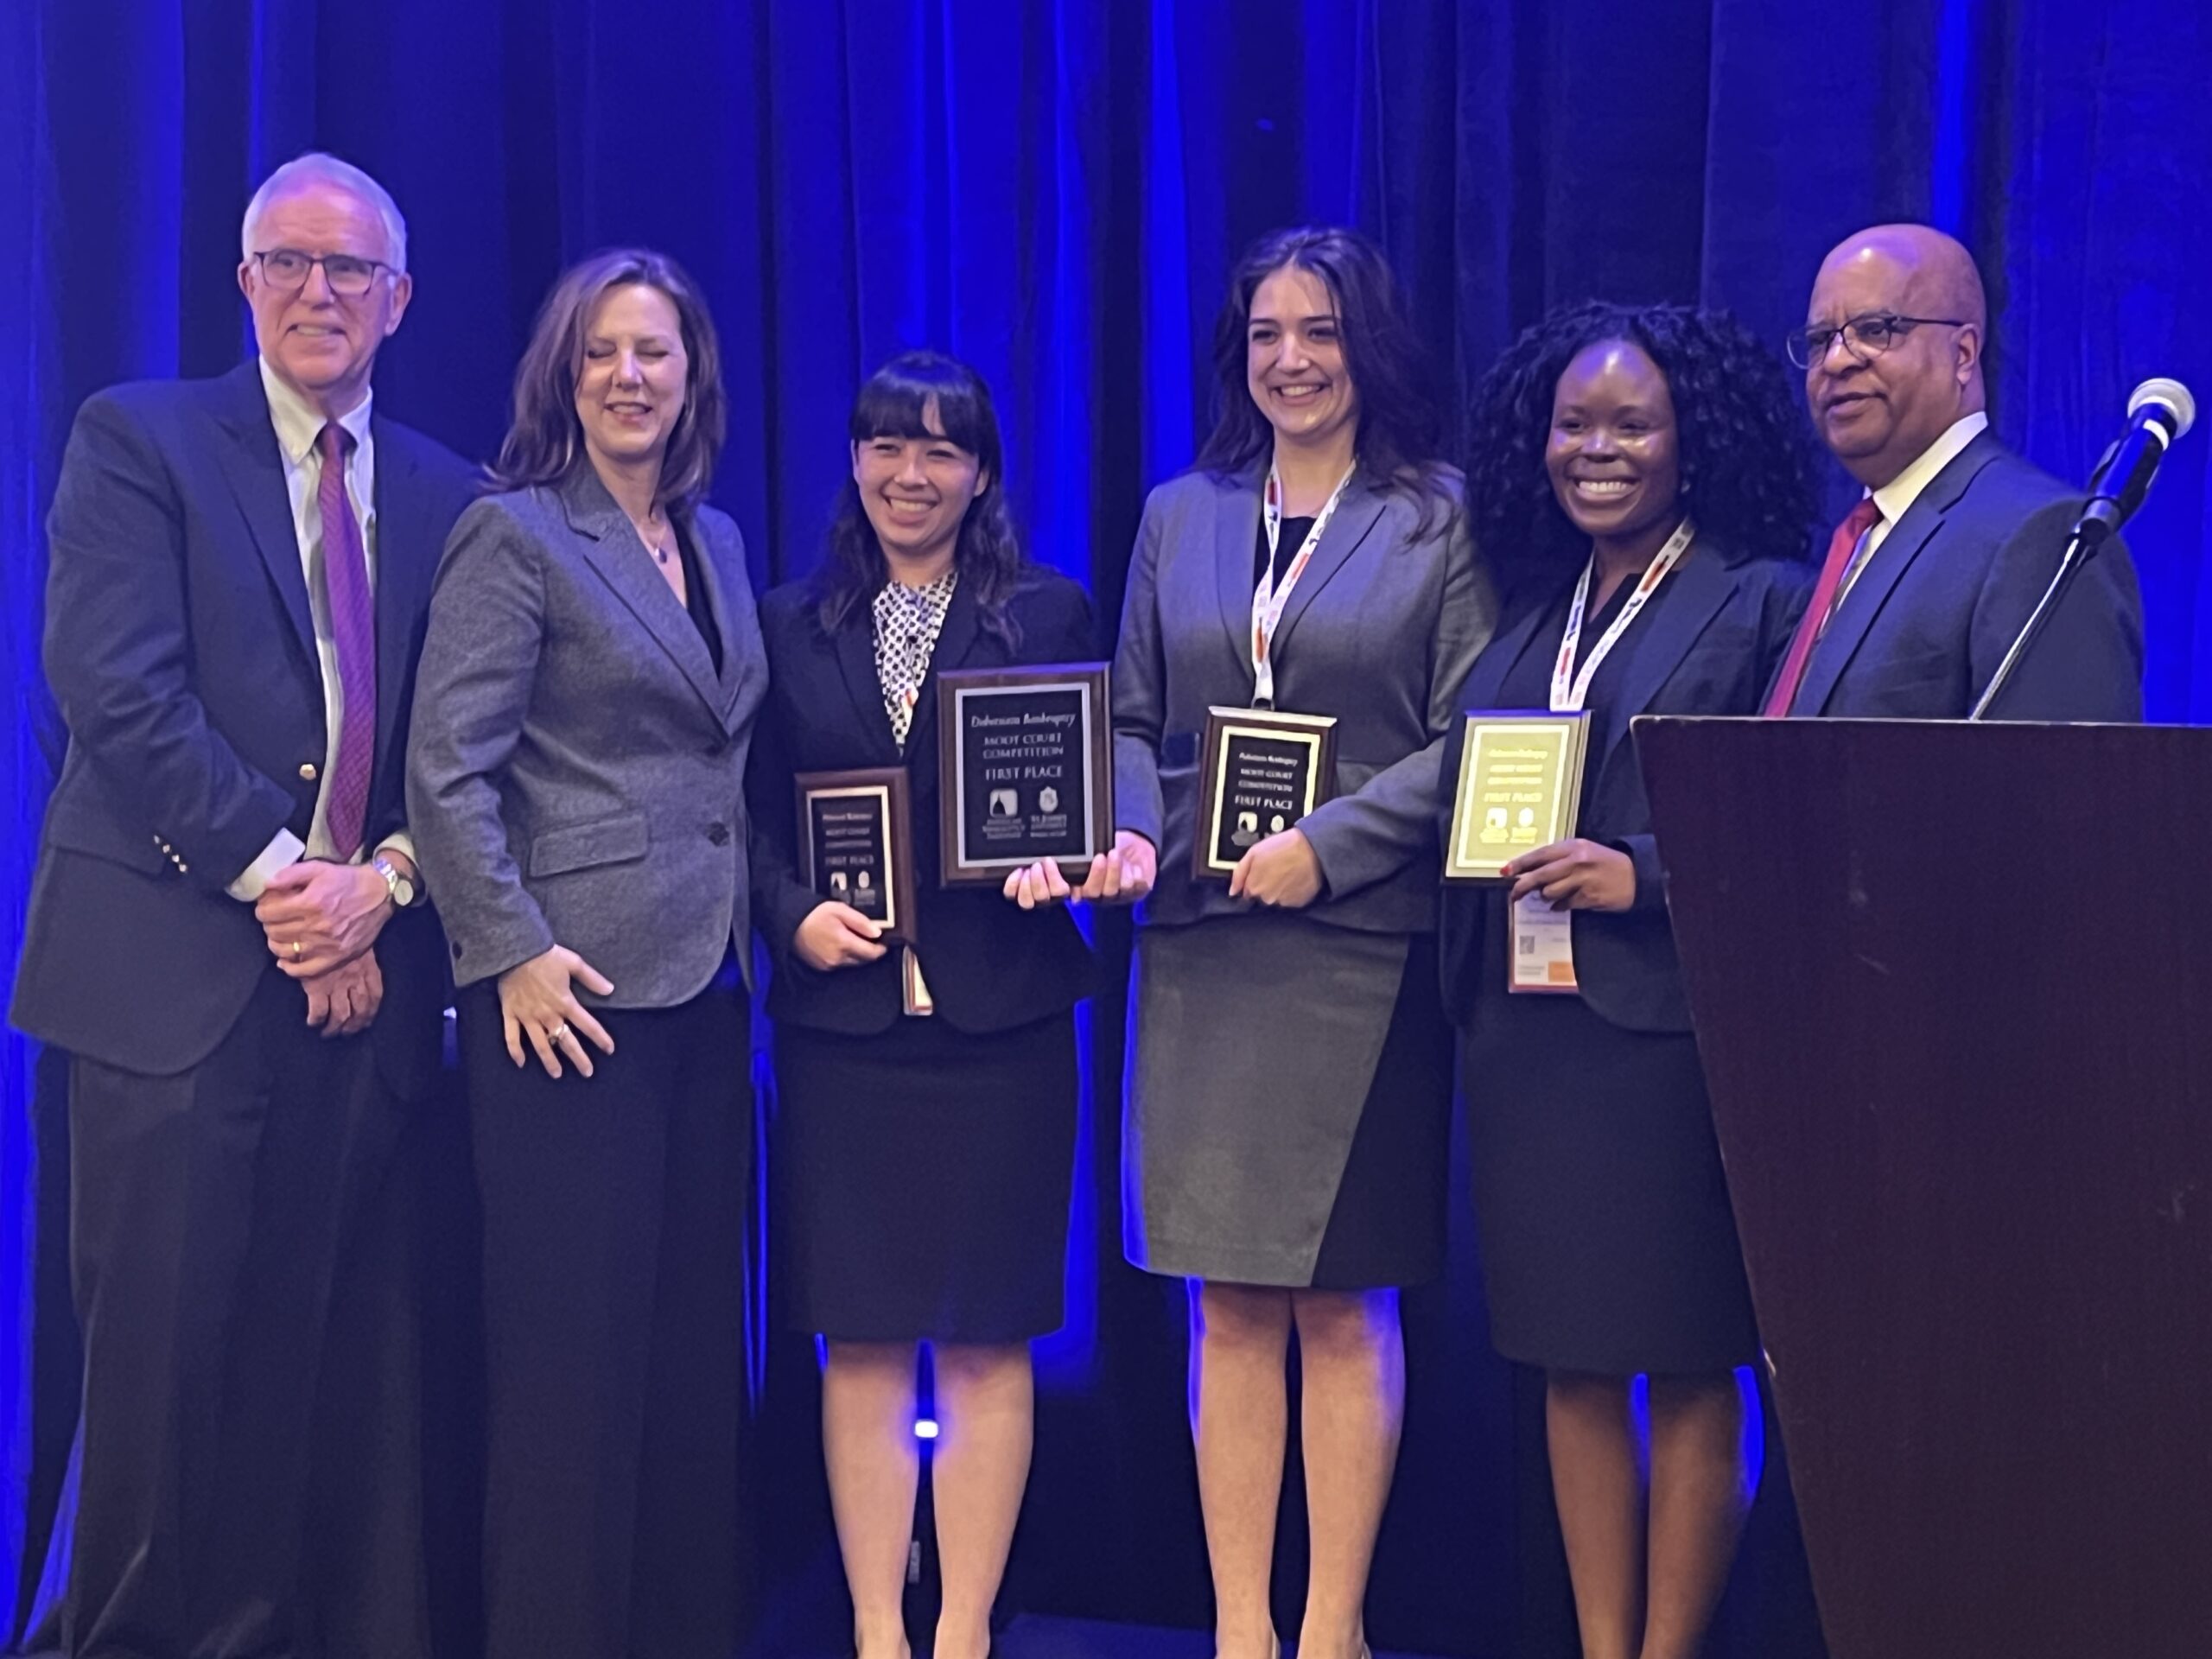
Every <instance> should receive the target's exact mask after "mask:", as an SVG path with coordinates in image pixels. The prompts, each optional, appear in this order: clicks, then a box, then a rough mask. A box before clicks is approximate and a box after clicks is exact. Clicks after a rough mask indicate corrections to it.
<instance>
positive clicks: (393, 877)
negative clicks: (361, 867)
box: [369, 853, 415, 910]
mask: <svg viewBox="0 0 2212 1659" xmlns="http://www.w3.org/2000/svg"><path fill="white" fill-rule="evenodd" d="M369 862H370V864H372V866H374V867H375V869H376V873H377V874H378V875H380V876H382V877H384V884H385V888H386V889H387V890H389V891H390V893H391V902H392V904H393V906H395V907H396V908H397V909H400V910H405V909H406V908H407V907H408V906H410V905H411V904H413V903H414V902H415V884H414V883H413V882H412V881H410V880H408V879H407V878H406V877H405V876H404V875H402V874H400V873H399V866H398V865H397V864H395V863H393V862H392V861H391V860H390V859H388V858H386V857H385V855H383V854H382V853H378V855H376V856H375V857H374V858H372V859H371V860H370V861H369Z"/></svg>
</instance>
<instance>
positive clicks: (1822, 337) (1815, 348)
mask: <svg viewBox="0 0 2212 1659" xmlns="http://www.w3.org/2000/svg"><path fill="white" fill-rule="evenodd" d="M1923 326H1924V327H1930V328H1963V327H1966V326H1967V325H1966V323H1965V322H1964V321H1962V320H1961V319H1960V318H1957V317H1901V316H1899V315H1897V313H1896V312H1894V311H1869V312H1867V313H1866V314H1865V315H1863V316H1856V317H1852V318H1849V319H1847V321H1845V322H1844V323H1843V324H1842V325H1841V326H1840V327H1834V328H1801V329H1797V330H1796V331H1795V332H1793V333H1792V334H1790V336H1789V339H1788V340H1787V341H1785V342H1784V343H1785V345H1786V346H1788V348H1789V360H1790V361H1791V362H1792V363H1795V364H1796V365H1797V366H1798V367H1799V368H1801V369H1809V368H1811V367H1812V366H1813V365H1815V363H1825V362H1827V360H1828V348H1829V347H1830V346H1834V344H1835V343H1836V341H1837V340H1842V341H1843V349H1844V350H1845V351H1847V352H1848V353H1851V354H1852V356H1853V357H1855V358H1857V359H1859V361H1860V362H1861V363H1864V362H1866V360H1867V359H1869V358H1874V357H1879V356H1880V355H1881V354H1882V353H1884V352H1886V351H1888V350H1889V349H1890V347H1891V346H1894V345H1896V344H1897V337H1898V336H1899V335H1900V334H1910V333H1911V332H1912V331H1913V330H1914V329H1916V328H1918V327H1923Z"/></svg>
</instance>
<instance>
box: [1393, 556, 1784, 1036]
mask: <svg viewBox="0 0 2212 1659" xmlns="http://www.w3.org/2000/svg"><path fill="white" fill-rule="evenodd" d="M1667 582H1668V585H1669V588H1670V589H1671V591H1669V592H1667V593H1666V594H1664V596H1663V602H1662V603H1659V604H1656V605H1655V606H1654V607H1653V608H1652V609H1651V610H1650V611H1649V613H1647V614H1646V615H1645V616H1644V617H1643V619H1641V620H1639V621H1638V622H1637V623H1636V624H1635V625H1634V626H1631V627H1630V629H1629V631H1628V632H1627V633H1626V634H1624V636H1623V637H1622V639H1621V641H1620V643H1619V644H1618V645H1616V646H1615V647H1614V649H1615V650H1616V651H1617V652H1621V653H1624V662H1623V664H1622V674H1621V677H1620V678H1619V679H1618V682H1617V683H1618V685H1619V687H1620V692H1619V695H1618V700H1617V701H1616V702H1613V703H1611V704H1610V705H1609V707H1608V710H1607V715H1606V719H1607V721H1608V727H1607V730H1606V732H1605V747H1604V749H1603V750H1602V752H1599V751H1593V752H1592V753H1591V754H1590V755H1589V756H1588V757H1587V758H1586V760H1585V762H1584V767H1585V774H1584V775H1585V779H1586V783H1585V787H1584V791H1583V797H1582V817H1581V819H1580V825H1579V833H1580V835H1581V836H1582V837H1583V838H1584V839H1585V840H1588V841H1596V842H1606V843H1609V844H1611V845H1612V846H1615V847H1618V848H1619V849H1621V850H1623V851H1624V852H1625V853H1627V854H1628V855H1629V856H1630V858H1631V859H1633V860H1634V861H1635V862H1636V904H1635V907H1634V908H1633V909H1630V910H1627V911H1618V912H1600V911H1592V910H1578V911H1576V912H1573V927H1574V972H1575V978H1576V979H1577V981H1578V982H1580V985H1581V988H1582V996H1583V1000H1584V1001H1586V1002H1588V1003H1589V1005H1590V1006H1591V1007H1592V1009H1594V1010H1595V1011H1596V1012H1597V1013H1598V1014H1599V1015H1601V1016H1602V1017H1603V1018H1605V1019H1606V1020H1611V1022H1612V1023H1613V1024H1615V1025H1617V1026H1622V1027H1626V1028H1628V1029H1629V1030H1630V1031H1661V1032H1684V1031H1688V1030H1689V1029H1690V1015H1689V1003H1688V998H1687V996H1686V995H1685V994H1684V992H1683V989H1682V979H1681V964H1680V963H1679V962H1677V960H1676V959H1675V935H1674V930H1673V929H1672V927H1670V926H1669V924H1668V919H1667V900H1666V890H1665V886H1664V880H1663V874H1662V868H1661V863H1660V858H1659V849H1658V842H1657V840H1656V837H1655V836H1653V835H1652V833H1651V803H1650V801H1649V799H1648V798H1646V796H1645V794H1644V790H1643V767H1642V766H1640V765H1639V764H1638V763H1637V754H1636V745H1635V743H1634V742H1633V741H1631V739H1630V734H1629V724H1630V721H1632V720H1633V719H1634V718H1635V717H1636V716H1637V715H1754V714H1757V713H1758V710H1759V707H1760V704H1761V702H1763V701H1764V696H1765V691H1766V687H1767V684H1768V683H1769V681H1770V680H1771V679H1772V678H1773V677H1774V674H1775V671H1776V669H1777V667H1778V666H1779V665H1780V664H1781V661H1782V658H1783V655H1784V653H1786V652H1788V651H1789V639H1790V635H1791V634H1792V633H1793V632H1795V631H1796V626H1797V619H1798V618H1799V617H1800V616H1801V615H1802V614H1803V613H1804V609H1805V601H1807V599H1808V597H1809V596H1810V594H1811V589H1812V584H1813V572H1812V571H1811V570H1809V569H1807V568H1806V567H1805V566H1803V565H1802V564H1798V563H1794V562H1789V561H1784V560H1779V559H1749V560H1743V559H1737V558H1735V557H1733V556H1732V555H1731V554H1730V553H1728V552H1727V551H1726V550H1724V549H1722V548H1720V547H1718V546H1716V545H1714V544H1713V543H1712V542H1710V541H1708V540H1707V539H1706V538H1704V537H1700V538H1699V539H1698V540H1697V542H1696V543H1694V545H1693V546H1692V548H1691V550H1690V552H1689V554H1688V556H1687V557H1686V558H1684V559H1683V561H1682V562H1681V563H1680V564H1679V565H1677V566H1676V567H1675V571H1674V574H1673V575H1670V576H1669V577H1668V578H1667ZM1558 614H1559V610H1558V607H1557V605H1556V603H1553V602H1547V603H1545V604H1543V605H1541V606H1539V607H1535V610H1534V611H1532V612H1531V613H1529V614H1527V615H1524V616H1523V617H1522V619H1521V620H1520V621H1519V622H1518V623H1517V624H1516V625H1515V626H1513V627H1512V628H1510V629H1509V630H1508V631H1507V632H1503V633H1502V634H1500V635H1499V636H1498V637H1497V639H1496V640H1495V641H1494V642H1492V644H1491V646H1490V648H1489V649H1488V650H1487V651H1485V652H1484V653H1483V655H1482V657H1481V658H1480V660H1478V662H1477V663H1476V664H1475V667H1474V671H1473V672H1472V673H1471V674H1470V675H1469V676H1468V677H1467V683H1466V684H1465V687H1464V688H1463V689H1462V690H1461V691H1460V694H1459V706H1460V707H1461V708H1462V709H1496V708H1498V707H1501V706H1502V705H1501V704H1500V702H1499V701H1498V698H1499V695H1500V692H1501V690H1502V689H1503V686H1504V684H1505V681H1506V678H1507V677H1508V676H1509V675H1510V673H1511V672H1512V671H1513V669H1514V666H1515V665H1516V664H1517V663H1518V662H1519V661H1520V660H1521V658H1522V657H1523V656H1524V655H1525V654H1527V653H1528V652H1532V651H1533V652H1535V653H1536V654H1537V655H1538V656H1539V657H1540V658H1543V659H1545V660H1546V661H1548V660H1549V659H1550V658H1551V656H1552V654H1553V653H1554V652H1556V651H1557V650H1558V649H1559V637H1558V634H1557V632H1555V629H1554V619H1556V617H1557V616H1558ZM1459 752H1460V746H1459V744H1458V743H1457V742H1447V743H1446V745H1445V747H1444V756H1445V761H1444V786H1443V789H1442V791H1440V802H1441V806H1440V816H1439V838H1440V844H1444V845H1449V844H1450V835H1451V828H1452V798H1453V797H1454V796H1455V795H1456V794H1457V793H1458V792H1459ZM1742 805H1743V810H1745V811H1755V810H1757V808H1758V804H1757V803H1756V802H1752V801H1745V802H1744V803H1742ZM1504 909H1505V889H1504V888H1503V887H1446V888H1445V889H1444V899H1443V912H1442V915H1441V917H1440V921H1439V927H1438V940H1437V950H1438V957H1439V963H1440V969H1441V971H1442V974H1443V980H1444V999H1445V1006H1446V1007H1447V1008H1449V1009H1451V1010H1452V1016H1453V1018H1455V1019H1457V1020H1459V1021H1460V1022H1461V1023H1463V1024H1464V1023H1466V1022H1467V1021H1469V1020H1471V1018H1472V1015H1473V1011H1474V1007H1475V997H1476V991H1477V988H1478V985H1479V984H1480V983H1481V982H1482V977H1483V976H1486V975H1488V976H1503V974H1504V972H1505V958H1504V955H1503V945H1502V944H1498V941H1499V940H1500V939H1501V938H1503V931H1504V923H1503V912H1504ZM1486 946H1496V947H1497V949H1496V950H1494V951H1493V950H1489V949H1487V948H1485V947H1486Z"/></svg>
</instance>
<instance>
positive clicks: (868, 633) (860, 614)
mask: <svg viewBox="0 0 2212 1659" xmlns="http://www.w3.org/2000/svg"><path fill="white" fill-rule="evenodd" d="M829 644H830V649H831V650H832V651H834V652H836V657H837V672H838V674H839V676H840V677H842V679H843V680H844V682H845V692H846V695H847V696H849V697H851V698H852V700H853V718H854V720H855V721H857V722H858V729H859V730H861V731H863V732H865V733H867V734H868V747H870V748H872V749H874V751H875V752H876V764H878V765H879V766H893V765H895V764H897V762H898V760H899V745H898V743H897V742H896V741H893V738H892V735H891V716H890V715H889V714H888V713H887V712H886V710H885V709H884V707H883V681H882V678H881V677H880V676H879V675H878V674H877V673H876V671H875V611H874V607H873V606H871V605H870V604H868V603H867V602H865V601H864V602H862V603H861V604H858V605H855V606H854V607H853V608H852V609H851V611H849V613H847V614H846V617H845V620H844V623H843V626H841V627H839V628H838V630H837V632H836V636H835V637H834V638H833V639H831V640H830V642H829ZM917 712H918V711H917Z"/></svg>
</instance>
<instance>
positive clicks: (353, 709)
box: [315, 421, 377, 860]
mask: <svg viewBox="0 0 2212 1659" xmlns="http://www.w3.org/2000/svg"><path fill="white" fill-rule="evenodd" d="M315 447H316V448H319V449H321V451H322V478H321V482H319V483H318V484H317V485H316V486H315V505H317V506H318V507H319V508H320V509H321V512H322V585H323V596H324V598H325V599H326V600H327V601H328V607H329V612H330V642H331V645H332V647H333V649H334V651H335V652H336V654H337V657H338V684H339V689H340V693H341V701H342V702H343V704H344V707H343V709H341V711H340V716H339V721H338V761H337V764H336V765H335V766H334V767H332V769H331V773H330V799H329V802H328V810H327V814H326V822H327V824H328V827H329V830H330V846H331V851H332V852H333V853H334V854H335V855H337V856H338V857H340V858H341V859H347V860H350V859H351V858H352V857H353V855H354V854H355V853H358V852H359V851H360V849H361V826H362V824H363V823H364V822H365V821H366V819H367V817H368V811H369V774H370V772H372V770H373V769H374V768H375V766H376V754H377V625H376V604H375V601H374V600H373V599H372V596H371V595H370V593H369V560H368V555H367V554H366V553H365V551H363V550H362V547H361V525H360V522H359V520H358V519H356V518H354V517H353V502H352V501H351V500H349V499H347V498H346V456H347V455H348V454H351V453H352V452H353V434H352V433H351V432H348V431H347V430H346V429H345V428H344V427H342V426H340V425H339V424H338V423H337V422H335V421H333V422H331V423H329V424H327V426H325V427H324V428H323V429H322V430H321V433H319V434H318V435H316V438H315Z"/></svg>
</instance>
